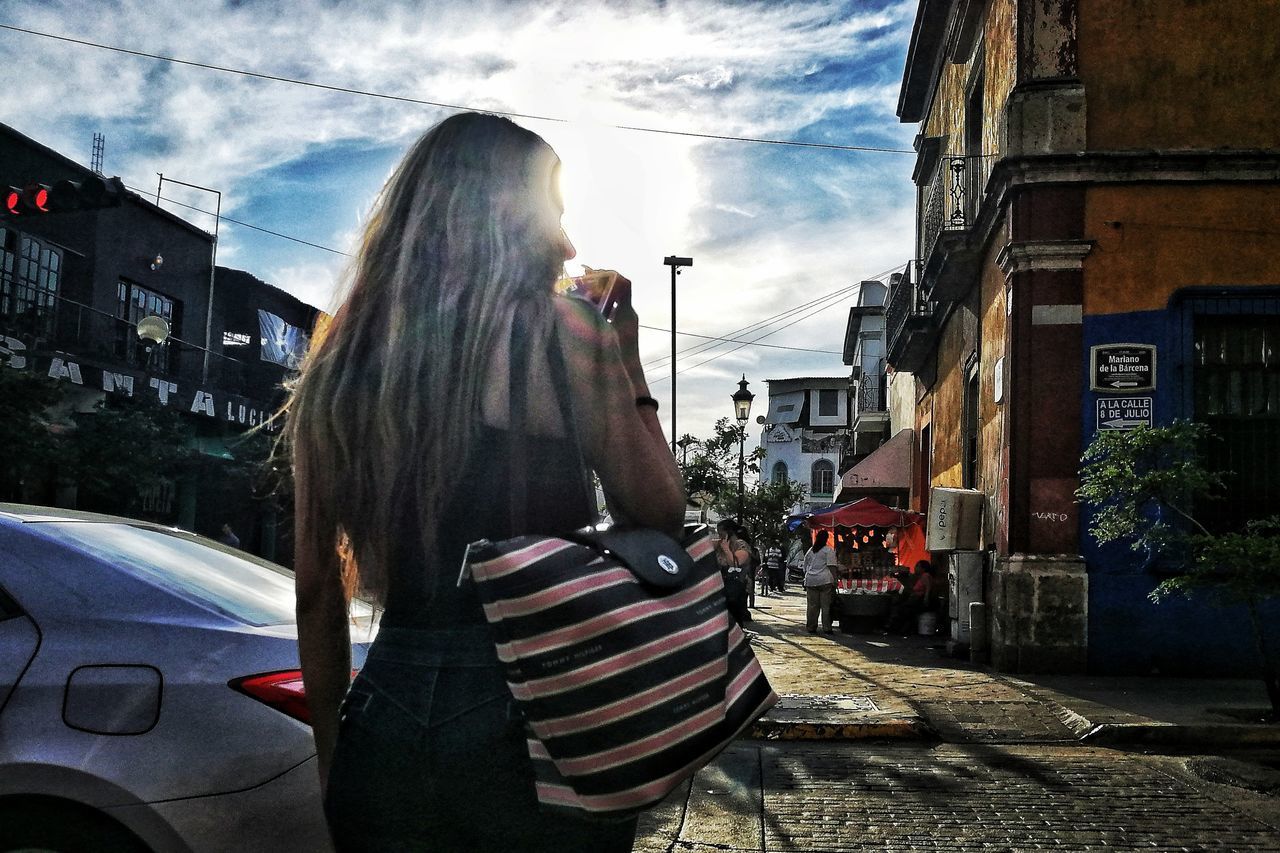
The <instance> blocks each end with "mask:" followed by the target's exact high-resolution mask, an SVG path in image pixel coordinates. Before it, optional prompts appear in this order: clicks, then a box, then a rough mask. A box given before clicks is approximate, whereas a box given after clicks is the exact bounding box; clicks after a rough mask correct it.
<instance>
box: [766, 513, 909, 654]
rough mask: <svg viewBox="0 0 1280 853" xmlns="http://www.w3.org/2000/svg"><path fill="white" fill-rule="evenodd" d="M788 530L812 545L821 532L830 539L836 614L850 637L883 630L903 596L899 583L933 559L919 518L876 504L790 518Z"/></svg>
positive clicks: (842, 628)
mask: <svg viewBox="0 0 1280 853" xmlns="http://www.w3.org/2000/svg"><path fill="white" fill-rule="evenodd" d="M787 529H788V530H791V531H793V532H797V533H801V532H806V531H807V533H808V535H809V539H810V541H812V535H813V533H815V532H816V531H818V530H826V531H828V532H829V533H830V534H831V537H832V541H833V546H834V548H835V551H836V562H837V564H838V567H839V568H838V571H837V576H836V593H837V595H836V604H835V614H836V619H837V620H838V621H839V623H840V628H841V630H843V631H846V632H856V631H869V630H874V629H877V628H879V627H880V626H881V625H882V624H883V623H884V621H885V619H886V618H887V617H888V614H889V609H890V605H891V603H892V600H893V597H894V596H895V595H897V594H898V593H900V592H901V591H902V588H903V587H902V581H901V580H900V578H901V577H904V576H905V574H906V573H909V572H910V570H911V567H912V566H914V565H915V564H916V562H917V561H919V560H924V559H928V558H929V553H928V551H926V550H925V548H924V530H923V517H922V516H921V515H920V513H918V512H912V511H911V510H905V509H898V508H896V507H889V506H885V505H884V504H882V503H880V502H879V501H876V500H874V499H872V498H862V499H860V500H856V501H852V502H850V503H845V504H838V505H836V506H832V507H829V508H827V509H824V510H820V511H817V512H810V513H805V514H803V515H795V516H792V517H791V518H789V519H788V520H787Z"/></svg>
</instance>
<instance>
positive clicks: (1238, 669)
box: [1080, 304, 1280, 676]
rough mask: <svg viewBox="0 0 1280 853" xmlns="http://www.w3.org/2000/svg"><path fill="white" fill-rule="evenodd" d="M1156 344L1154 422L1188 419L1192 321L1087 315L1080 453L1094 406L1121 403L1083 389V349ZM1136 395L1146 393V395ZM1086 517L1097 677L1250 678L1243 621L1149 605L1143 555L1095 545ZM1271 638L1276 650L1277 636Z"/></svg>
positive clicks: (1271, 620) (1084, 544)
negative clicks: (1101, 402)
mask: <svg viewBox="0 0 1280 853" xmlns="http://www.w3.org/2000/svg"><path fill="white" fill-rule="evenodd" d="M1110 343H1139V344H1154V345H1155V346H1156V348H1157V350H1156V390H1155V391H1154V392H1152V393H1150V394H1149V396H1151V397H1153V398H1154V399H1153V400H1152V403H1153V406H1154V412H1153V418H1154V420H1155V423H1156V425H1160V424H1167V423H1169V422H1170V421H1172V420H1173V419H1174V418H1179V417H1181V418H1189V417H1190V416H1191V414H1192V399H1193V398H1192V396H1191V370H1192V358H1191V346H1192V341H1191V323H1190V314H1189V311H1188V309H1186V308H1184V307H1183V306H1181V305H1180V304H1174V305H1173V306H1171V307H1170V308H1168V309H1165V310H1160V311H1138V312H1132V313H1126V314H1108V315H1101V316H1086V317H1085V318H1084V353H1083V355H1084V357H1083V364H1082V366H1081V377H1080V379H1081V382H1082V385H1081V387H1082V388H1083V389H1084V393H1083V394H1082V395H1081V396H1082V411H1081V418H1082V429H1081V441H1082V442H1083V445H1082V446H1081V452H1082V453H1083V452H1084V445H1087V444H1088V443H1089V442H1090V441H1091V440H1092V439H1093V436H1094V434H1095V433H1096V430H1097V399H1098V398H1099V397H1100V396H1101V397H1113V396H1119V395H1114V394H1098V393H1096V392H1094V391H1090V390H1088V389H1089V384H1090V381H1089V348H1090V347H1092V346H1097V345H1099V344H1110ZM1133 396H1148V392H1141V394H1140V395H1139V394H1137V393H1135V394H1134V395H1133ZM1089 522H1090V513H1089V512H1088V510H1087V509H1086V508H1084V507H1081V512H1080V526H1081V529H1080V549H1081V554H1082V555H1083V556H1084V559H1085V563H1086V564H1087V566H1088V571H1089V671H1090V672H1094V673H1101V674H1147V673H1157V672H1158V673H1161V674H1186V675H1221V676H1252V675H1254V674H1256V672H1257V666H1258V656H1257V652H1256V651H1255V649H1256V646H1255V643H1254V640H1253V635H1252V633H1251V628H1250V623H1249V618H1248V614H1247V613H1246V612H1245V609H1244V608H1243V607H1231V608H1224V607H1219V606H1217V605H1214V604H1212V603H1209V602H1207V601H1205V600H1203V599H1199V598H1197V599H1192V600H1187V599H1183V598H1167V599H1165V600H1164V601H1163V602H1161V603H1160V604H1153V603H1152V602H1151V601H1149V600H1148V598H1147V595H1148V593H1150V592H1151V590H1152V589H1154V588H1155V586H1156V584H1158V583H1159V582H1160V579H1161V575H1159V574H1157V573H1156V572H1155V571H1153V570H1152V567H1151V565H1150V564H1151V562H1152V561H1151V560H1150V559H1149V558H1148V557H1147V555H1145V554H1141V553H1137V552H1134V551H1133V550H1131V549H1130V548H1129V547H1128V545H1127V544H1122V543H1113V544H1110V545H1107V546H1099V545H1098V544H1097V543H1096V542H1095V541H1094V539H1093V537H1092V536H1091V535H1090V533H1089ZM1263 621H1264V623H1266V624H1270V625H1280V605H1277V606H1272V607H1269V608H1267V610H1266V612H1265V613H1264V620H1263ZM1269 639H1270V641H1271V642H1272V643H1273V644H1275V645H1280V630H1272V631H1271V632H1270V635H1269Z"/></svg>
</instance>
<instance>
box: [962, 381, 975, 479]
mask: <svg viewBox="0 0 1280 853" xmlns="http://www.w3.org/2000/svg"><path fill="white" fill-rule="evenodd" d="M961 441H962V446H961V448H960V452H961V453H962V454H963V455H962V457H961V461H962V463H963V471H962V476H963V478H964V487H965V488H966V489H976V488H977V487H978V372H977V370H976V369H975V370H974V371H973V372H972V373H971V374H970V375H969V379H968V381H967V382H965V384H964V434H963V435H962V436H961Z"/></svg>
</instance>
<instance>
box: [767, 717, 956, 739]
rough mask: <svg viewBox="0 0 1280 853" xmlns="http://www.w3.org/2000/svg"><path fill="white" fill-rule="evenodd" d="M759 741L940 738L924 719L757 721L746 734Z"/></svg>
mask: <svg viewBox="0 0 1280 853" xmlns="http://www.w3.org/2000/svg"><path fill="white" fill-rule="evenodd" d="M745 736H746V737H749V738H753V739H756V740H812V741H847V740H937V739H938V735H937V733H936V732H934V731H933V729H931V728H930V727H929V725H928V723H926V722H925V721H924V720H922V719H919V718H911V719H890V720H876V721H874V722H831V721H826V720H772V719H769V718H768V717H764V718H762V719H759V720H756V722H755V723H754V724H753V725H752V726H751V728H750V729H749V730H748V731H747V733H746V734H745Z"/></svg>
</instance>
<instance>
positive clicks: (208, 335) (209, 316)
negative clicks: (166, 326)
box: [151, 172, 222, 384]
mask: <svg viewBox="0 0 1280 853" xmlns="http://www.w3.org/2000/svg"><path fill="white" fill-rule="evenodd" d="M156 175H157V176H158V177H159V178H160V181H159V183H157V184H156V207H159V206H160V200H161V199H160V192H161V191H162V190H163V189H164V184H165V181H168V182H169V183H171V184H178V185H179V186H183V187H190V188H191V189H193V190H203V191H204V192H207V193H213V194H214V195H216V196H217V197H218V204H217V207H215V208H214V209H213V250H212V257H210V259H209V300H208V304H207V305H206V306H205V312H204V362H203V363H202V364H201V366H200V382H201V384H205V383H208V381H209V351H210V347H212V346H213V283H214V277H215V275H216V273H217V270H218V225H219V224H220V223H221V222H222V191H221V190H215V189H212V188H211V187H202V186H200V185H199V184H189V183H187V182H186V181H179V180H177V179H176V178H166V177H165V176H164V173H163V172H157V173H156ZM163 262H164V258H162V257H160V256H159V255H156V257H155V260H154V261H152V262H151V268H152V269H153V270H155V269H159V268H160V264H161V263H163Z"/></svg>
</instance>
